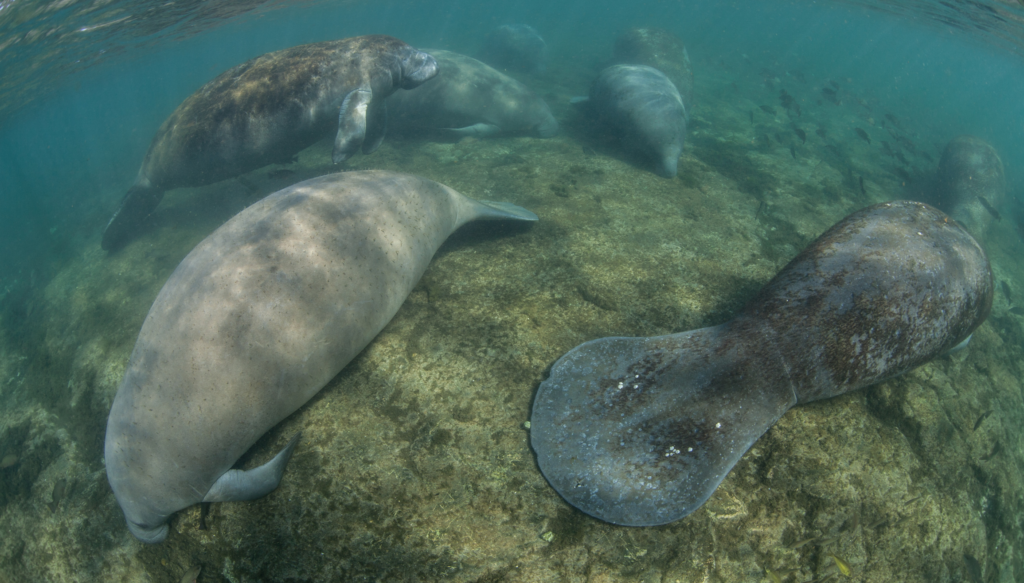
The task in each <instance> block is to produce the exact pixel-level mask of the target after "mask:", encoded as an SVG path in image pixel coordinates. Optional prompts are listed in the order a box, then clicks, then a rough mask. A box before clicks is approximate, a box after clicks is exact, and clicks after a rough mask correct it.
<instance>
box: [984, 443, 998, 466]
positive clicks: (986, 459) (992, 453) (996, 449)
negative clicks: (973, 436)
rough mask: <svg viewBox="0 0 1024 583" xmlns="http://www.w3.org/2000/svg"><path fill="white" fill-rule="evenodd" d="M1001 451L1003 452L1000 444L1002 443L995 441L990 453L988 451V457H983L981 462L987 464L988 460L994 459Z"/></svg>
mask: <svg viewBox="0 0 1024 583" xmlns="http://www.w3.org/2000/svg"><path fill="white" fill-rule="evenodd" d="M1001 451H1003V444H1002V442H999V441H997V442H996V445H995V446H994V447H993V448H992V451H990V452H989V454H988V455H986V456H983V457H982V458H981V461H983V462H987V461H988V460H990V459H992V458H994V457H996V456H997V455H999V452H1001Z"/></svg>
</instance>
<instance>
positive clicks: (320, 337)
mask: <svg viewBox="0 0 1024 583" xmlns="http://www.w3.org/2000/svg"><path fill="white" fill-rule="evenodd" d="M479 219H512V220H525V221H535V220H537V216H536V215H534V214H533V213H531V212H530V211H527V210H525V209H522V208H520V207H517V206H515V205H512V204H507V203H486V202H477V201H474V200H472V199H469V198H467V197H465V196H463V195H461V194H459V193H457V192H455V191H454V190H452V189H451V188H448V187H447V186H444V185H442V184H438V183H436V182H432V181H430V180H426V179H424V178H418V177H415V176H408V175H403V174H397V173H393V172H384V171H367V172H349V173H342V174H330V175H327V176H322V177H319V178H314V179H311V180H307V181H305V182H300V183H298V184H295V185H293V186H290V187H288V188H285V189H284V190H280V191H278V192H276V193H274V194H271V195H270V196H268V197H267V198H265V199H263V200H262V201H260V202H258V203H256V204H254V205H252V206H250V207H248V208H247V209H245V210H244V211H242V212H241V213H239V214H238V215H236V216H235V217H233V218H231V219H230V220H229V221H228V222H226V223H224V225H222V226H221V227H220V228H218V229H217V230H216V231H214V232H213V233H212V234H211V235H210V236H209V237H207V238H206V239H204V240H203V241H202V242H200V243H199V245H197V246H196V248H195V249H193V250H192V252H191V253H189V254H188V256H186V257H185V259H184V260H182V262H181V264H180V265H179V266H178V267H177V269H175V270H174V273H172V274H171V276H170V278H168V280H167V283H166V284H165V285H164V287H163V289H162V290H161V291H160V293H159V294H158V295H157V298H156V300H155V301H154V302H153V306H152V307H151V308H150V310H149V314H148V315H147V316H146V320H145V322H144V323H143V324H142V330H141V331H140V332H139V338H138V340H137V342H136V343H135V348H134V350H133V351H132V354H131V358H130V360H129V362H128V367H127V370H126V372H125V375H124V379H123V380H122V382H121V385H120V386H119V387H118V390H117V395H116V396H115V397H114V402H113V405H112V406H111V409H110V416H109V418H108V419H107V434H106V443H105V449H104V455H105V461H106V468H107V478H108V480H109V482H110V486H111V488H112V489H113V491H114V495H115V496H116V498H117V501H118V503H119V504H120V505H121V509H122V510H123V511H124V515H125V518H126V520H127V522H128V528H129V530H131V532H132V533H133V534H134V535H135V536H136V537H138V538H139V539H140V540H142V541H145V542H149V543H156V542H160V541H161V540H163V539H164V537H166V536H167V530H168V525H167V522H168V519H169V518H170V516H171V515H172V514H173V513H174V512H176V511H178V510H180V509H182V508H185V507H187V506H190V505H192V504H195V503H197V502H225V501H234V500H251V499H254V498H258V497H259V496H262V495H264V494H266V493H268V492H270V491H272V490H273V489H274V488H276V487H277V484H278V482H279V481H280V479H281V475H282V472H283V471H284V466H285V464H287V462H288V457H289V456H290V455H291V451H292V449H293V448H294V447H295V442H296V440H297V436H296V437H295V438H293V439H292V440H291V442H290V443H289V444H288V446H287V447H286V448H285V449H284V450H282V452H281V453H279V454H278V455H277V456H276V457H275V458H274V459H273V460H271V461H270V462H268V463H267V464H265V465H263V466H261V467H259V468H255V469H252V470H249V471H241V470H232V469H231V467H232V465H233V464H235V462H236V461H237V460H238V458H239V457H240V456H241V455H242V454H243V453H244V452H245V451H246V450H248V449H249V447H250V446H252V444H253V443H255V442H256V440H257V439H259V438H260V436H262V435H263V434H264V433H265V432H266V431H267V430H268V429H270V428H271V427H273V426H274V425H275V424H277V423H278V422H279V421H281V420H282V419H284V418H285V417H287V416H288V415H290V414H291V413H292V412H294V411H295V410H296V409H298V408H299V407H300V406H302V404H303V403H305V402H306V401H308V400H309V399H310V398H311V397H312V396H313V395H314V394H316V392H317V391H319V390H320V389H321V388H322V387H323V386H324V385H325V384H326V383H327V382H328V381H330V380H331V378H333V377H334V376H335V375H336V374H337V373H338V371H340V370H341V369H342V368H343V367H344V366H345V365H346V364H348V363H349V361H351V360H352V358H353V357H355V356H356V354H358V353H359V352H360V351H361V350H362V349H363V348H364V347H365V346H366V345H367V344H368V343H369V342H370V341H371V340H372V339H373V338H374V336H376V335H377V333H378V332H380V331H381V329H382V328H384V326H385V325H386V324H387V323H388V322H389V321H390V320H391V318H392V317H393V316H394V315H395V312H397V311H398V308H399V306H401V305H402V302H403V301H404V300H405V298H406V296H407V295H408V294H409V292H410V291H411V290H412V288H413V286H414V285H416V282H417V281H418V280H419V279H420V276H422V275H423V272H424V271H425V270H426V268H427V265H428V264H429V263H430V259H431V257H432V256H433V255H434V252H435V251H437V249H438V247H440V245H441V243H443V242H444V240H445V239H446V238H447V237H448V235H450V234H451V233H452V232H453V231H455V230H456V229H457V228H458V227H459V226H460V225H463V224H464V223H466V222H468V221H474V220H479Z"/></svg>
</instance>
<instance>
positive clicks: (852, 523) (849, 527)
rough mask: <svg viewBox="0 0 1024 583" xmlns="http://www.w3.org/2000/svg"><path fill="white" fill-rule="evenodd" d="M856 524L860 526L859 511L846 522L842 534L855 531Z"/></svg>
mask: <svg viewBox="0 0 1024 583" xmlns="http://www.w3.org/2000/svg"><path fill="white" fill-rule="evenodd" d="M858 524H860V511H859V510H858V511H857V512H854V513H853V516H851V517H850V518H849V519H848V520H847V521H846V524H845V525H844V526H843V531H844V532H853V531H855V530H857V525H858Z"/></svg>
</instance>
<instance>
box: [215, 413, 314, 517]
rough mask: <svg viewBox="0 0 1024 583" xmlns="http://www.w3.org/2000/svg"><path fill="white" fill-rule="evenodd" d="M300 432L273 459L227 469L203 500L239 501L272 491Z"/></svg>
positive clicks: (290, 455) (255, 497) (279, 480)
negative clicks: (260, 464)
mask: <svg viewBox="0 0 1024 583" xmlns="http://www.w3.org/2000/svg"><path fill="white" fill-rule="evenodd" d="M300 437H302V432H301V431H300V432H298V433H296V434H295V437H293V438H292V439H291V441H289V442H288V445H286V446H285V447H284V449H282V450H281V451H280V452H279V453H278V454H277V455H276V456H274V459H272V460H270V461H269V462H267V463H265V464H263V465H262V466H260V467H258V468H253V469H251V470H228V471H227V472H225V473H224V475H222V476H221V477H220V478H218V479H217V481H216V482H214V483H213V486H211V487H210V491H209V492H207V493H206V496H205V497H204V498H203V502H241V501H245V500H255V499H257V498H261V497H263V496H266V495H267V494H269V493H271V492H273V491H274V489H275V488H277V485H278V484H280V483H281V476H282V475H283V474H284V468H285V466H287V465H288V460H290V459H291V457H292V452H293V451H294V450H295V445H296V444H298V443H299V438H300Z"/></svg>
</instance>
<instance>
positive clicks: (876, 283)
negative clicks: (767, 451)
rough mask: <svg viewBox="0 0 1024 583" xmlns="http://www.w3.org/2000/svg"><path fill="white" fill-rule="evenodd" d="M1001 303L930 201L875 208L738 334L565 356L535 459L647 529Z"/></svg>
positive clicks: (597, 512)
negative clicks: (774, 428)
mask: <svg viewBox="0 0 1024 583" xmlns="http://www.w3.org/2000/svg"><path fill="white" fill-rule="evenodd" d="M991 306H992V274H991V271H990V269H989V263H988V259H987V257H986V256H985V252H984V251H983V250H982V248H981V246H979V245H978V243H977V242H976V241H975V240H974V239H973V238H971V236H970V235H969V234H968V233H967V231H965V230H964V229H963V228H962V227H961V226H960V225H959V224H957V223H956V222H955V221H953V220H951V219H949V218H948V217H947V216H946V215H944V214H943V213H942V212H941V211H938V210H937V209H935V208H932V207H930V206H928V205H925V204H922V203H915V202H906V201H899V202H891V203H884V204H880V205H876V206H873V207H869V208H867V209H864V210H861V211H859V212H856V213H854V214H852V215H850V216H848V217H847V218H845V219H843V220H842V221H840V222H839V223H837V224H836V225H835V226H833V227H832V228H830V229H829V230H828V231H826V232H825V234H823V235H822V236H821V237H819V238H818V239H817V240H816V241H815V242H813V243H812V244H811V245H810V246H809V247H808V248H807V249H805V250H804V251H803V252H802V253H800V254H799V255H797V257H796V258H794V259H793V261H791V262H790V263H789V265H787V266H786V267H785V268H784V269H783V270H782V271H781V272H779V274H778V275H776V276H775V278H774V279H772V281H771V282H769V283H768V284H767V285H766V286H765V287H764V288H763V289H762V290H761V291H760V292H759V293H758V294H757V296H756V297H755V298H754V299H753V300H751V301H750V303H748V304H747V306H746V307H745V308H744V309H743V310H742V311H741V312H740V313H739V315H737V316H736V317H735V318H734V319H733V320H731V321H729V322H727V323H725V324H722V325H720V326H714V327H711V328H702V329H699V330H693V331H690V332H684V333H681V334H671V335H668V336H657V337H651V338H602V339H599V340H593V341H591V342H587V343H585V344H581V345H580V346H577V347H576V348H574V349H572V350H571V351H569V352H568V353H567V354H565V355H564V356H563V357H562V358H560V359H559V360H558V361H557V362H556V363H555V364H554V366H553V367H552V369H551V375H550V377H549V378H548V379H547V380H546V381H544V382H543V383H542V384H541V386H540V388H539V390H538V392H537V396H536V399H535V400H534V405H533V413H532V419H531V429H530V431H531V440H532V445H533V448H534V450H535V451H536V452H537V462H538V464H539V465H540V469H541V471H542V472H543V473H544V476H545V477H546V478H547V479H548V482H550V483H551V485H552V486H553V487H554V488H555V490H557V491H558V493H559V494H561V495H562V497H563V498H565V500H566V501H568V502H569V503H570V504H572V505H573V506H575V507H577V508H579V509H580V510H582V511H584V512H586V513H588V514H590V515H593V516H596V517H598V518H600V519H603V520H606V521H608V522H612V523H616V524H624V525H633V526H649V525H656V524H664V523H667V522H671V521H673V520H677V519H679V518H681V517H683V516H686V515H687V514H689V513H690V512H693V511H694V510H696V509H697V508H698V507H700V506H701V505H702V504H703V503H704V502H705V501H706V500H707V499H708V497H709V496H710V495H711V493H712V492H713V491H714V490H715V488H717V487H718V484H719V483H721V481H722V479H723V478H724V477H725V476H726V474H727V473H728V472H729V470H731V469H732V467H733V466H734V465H735V464H736V462H737V461H738V460H739V459H740V457H741V456H742V455H743V453H744V452H746V451H747V449H749V448H750V446H751V445H752V444H753V443H754V442H755V441H756V440H757V439H758V438H759V437H760V436H761V435H762V434H763V433H764V432H765V431H767V429H768V428H769V427H771V425H772V424H773V423H775V421H776V420H778V419H779V417H781V416H782V415H783V414H784V413H785V412H786V411H787V410H788V409H789V408H790V407H792V406H794V405H796V404H797V403H806V402H808V401H814V400H817V399H825V398H828V397H833V396H836V395H841V394H843V393H846V392H848V391H853V390H856V389H859V388H862V387H866V386H868V385H871V384H874V383H878V382H880V381H883V380H886V379H889V378H892V377H895V376H897V375H900V374H902V373H904V372H906V371H908V370H910V369H912V368H914V367H916V366H918V365H920V364H922V363H925V362H927V361H929V360H931V359H933V358H935V357H937V356H939V355H941V354H944V353H946V352H948V351H950V350H951V349H954V348H955V347H958V346H959V345H961V344H962V343H964V342H965V341H966V340H967V339H968V338H969V337H970V335H971V333H972V332H973V331H974V330H975V328H977V327H978V326H979V325H980V324H981V323H982V321H983V320H984V319H985V318H986V316H987V315H988V313H989V310H990V308H991Z"/></svg>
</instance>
